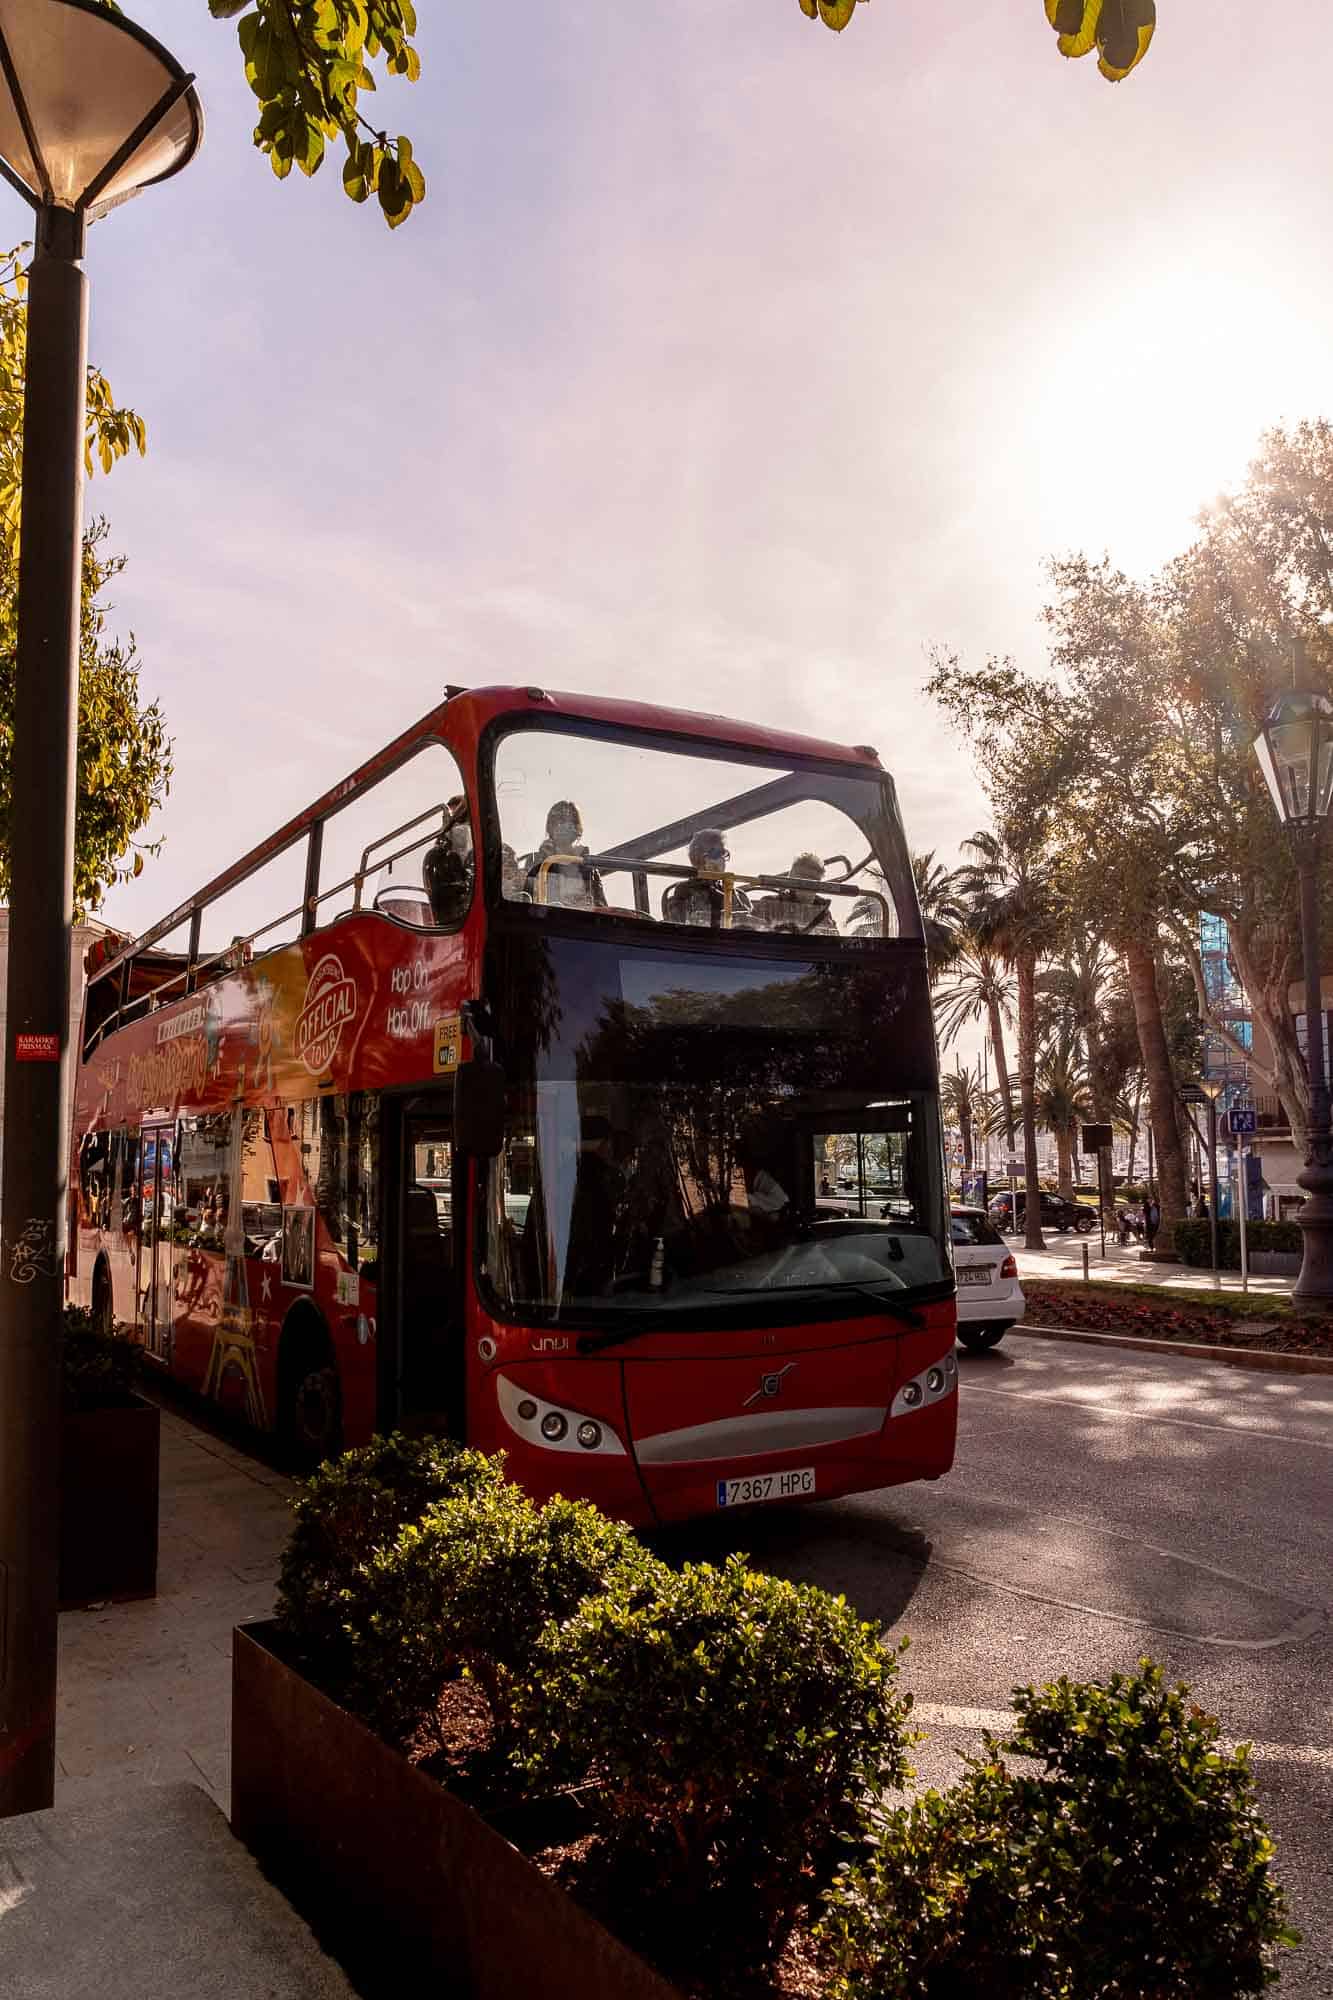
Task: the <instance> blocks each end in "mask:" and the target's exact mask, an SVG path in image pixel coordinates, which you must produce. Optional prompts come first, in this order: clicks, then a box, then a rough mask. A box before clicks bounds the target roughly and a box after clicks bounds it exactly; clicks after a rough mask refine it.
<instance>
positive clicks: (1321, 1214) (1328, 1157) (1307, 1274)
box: [1292, 821, 1333, 1305]
mask: <svg viewBox="0 0 1333 2000" xmlns="http://www.w3.org/2000/svg"><path fill="white" fill-rule="evenodd" d="M1294 844H1295V848H1296V867H1297V871H1298V873H1299V876H1300V885H1301V948H1302V952H1303V955H1304V959H1305V1041H1306V1054H1307V1059H1308V1062H1309V1067H1310V1125H1309V1134H1308V1139H1307V1144H1306V1156H1305V1168H1304V1171H1303V1172H1302V1173H1300V1174H1299V1175H1298V1176H1297V1179H1298V1182H1299V1184H1300V1186H1301V1187H1303V1188H1304V1189H1305V1190H1306V1193H1307V1195H1308V1199H1307V1200H1306V1201H1305V1203H1304V1204H1303V1205H1302V1208H1301V1212H1300V1214H1299V1215H1298V1216H1297V1218H1296V1220H1297V1221H1298V1222H1299V1223H1300V1225H1301V1228H1302V1230H1303V1231H1304V1233H1305V1247H1304V1252H1303V1255H1302V1257H1301V1274H1300V1277H1299V1278H1298V1279H1297V1280H1296V1284H1295V1288H1294V1289H1293V1291H1292V1297H1293V1298H1294V1299H1300V1300H1307V1301H1318V1302H1319V1303H1320V1304H1321V1305H1327V1304H1329V1303H1330V1302H1333V1258H1331V1257H1330V1247H1331V1246H1333V1134H1330V1130H1329V1102H1328V1073H1327V1066H1326V1064H1325V1062H1324V1010H1323V996H1322V980H1321V977H1320V967H1319V823H1318V821H1316V822H1315V823H1314V825H1313V826H1311V827H1308V828H1302V829H1301V830H1300V831H1299V832H1297V833H1295V835H1294Z"/></svg>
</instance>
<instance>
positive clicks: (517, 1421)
mask: <svg viewBox="0 0 1333 2000" xmlns="http://www.w3.org/2000/svg"><path fill="white" fill-rule="evenodd" d="M571 1372H572V1371H571ZM491 1380H492V1381H493V1382H494V1384H495V1395H496V1401H497V1402H498V1403H499V1406H500V1415H501V1416H502V1417H503V1418H504V1420H505V1423H506V1424H507V1425H508V1427H509V1429H510V1430H511V1431H512V1432H513V1433H514V1435H515V1437H518V1438H521V1439H522V1440H523V1442H524V1444H526V1445H527V1446H528V1447H529V1448H531V1447H533V1446H535V1447H536V1448H537V1449H538V1450H539V1451H573V1452H578V1453H580V1454H582V1453H584V1452H587V1453H593V1454H596V1456H597V1457H598V1458H626V1457H628V1453H627V1452H626V1450H625V1447H624V1445H623V1444H622V1443H621V1441H620V1439H619V1438H618V1437H617V1436H616V1433H615V1431H614V1430H613V1429H612V1427H611V1425H610V1424H609V1423H608V1422H607V1421H606V1419H605V1417H600V1418H599V1417H590V1416H589V1415H588V1414H587V1412H586V1411H584V1410H571V1409H569V1408H568V1407H567V1406H566V1405H564V1404H562V1403H549V1402H547V1401H546V1399H545V1398H544V1397H542V1396H534V1395H531V1394H529V1392H528V1391H527V1389H526V1388H523V1389H520V1388H519V1386H518V1384H517V1383H516V1382H512V1381H511V1380H510V1379H509V1377H508V1376H507V1375H506V1374H504V1373H503V1371H500V1372H497V1373H496V1374H495V1375H493V1376H492V1377H491Z"/></svg>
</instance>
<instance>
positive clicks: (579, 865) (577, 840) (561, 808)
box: [526, 799, 606, 910]
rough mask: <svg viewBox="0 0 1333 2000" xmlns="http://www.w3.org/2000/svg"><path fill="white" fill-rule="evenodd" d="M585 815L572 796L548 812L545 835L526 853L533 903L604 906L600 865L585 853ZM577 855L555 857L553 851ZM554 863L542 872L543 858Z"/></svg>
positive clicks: (580, 906)
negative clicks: (574, 857) (595, 865)
mask: <svg viewBox="0 0 1333 2000" xmlns="http://www.w3.org/2000/svg"><path fill="white" fill-rule="evenodd" d="M582 842H583V815H582V813H581V812H580V811H579V809H578V807H577V806H576V805H575V804H574V801H573V800H572V799H557V800H556V802H555V804H554V805H553V806H552V807H551V810H550V812H548V813H547V815H546V838H545V840H544V841H543V842H542V844H541V846H540V847H539V848H538V849H537V852H536V853H535V854H530V855H528V856H527V857H526V865H527V888H528V894H529V895H530V896H531V898H532V900H533V902H534V903H559V904H562V905H563V906H564V907H565V908H566V909H576V910H604V909H605V908H606V890H605V888H604V887H603V885H602V878H601V875H600V874H599V873H598V871H597V869H595V868H592V867H590V866H589V865H588V863H587V861H586V860H585V859H583V858H582V857H584V856H586V854H587V852H588V850H587V848H586V847H585V846H584V845H583V844H582ZM557 854H558V855H578V856H579V857H580V859H579V860H577V861H564V860H562V861H552V856H554V855H557ZM546 861H551V862H552V865H551V866H550V867H549V868H547V869H546V871H545V873H544V874H543V872H542V864H543V862H546Z"/></svg>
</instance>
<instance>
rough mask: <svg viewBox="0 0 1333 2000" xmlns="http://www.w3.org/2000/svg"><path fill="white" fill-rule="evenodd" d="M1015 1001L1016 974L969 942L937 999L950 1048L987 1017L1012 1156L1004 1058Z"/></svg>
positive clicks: (938, 1020) (938, 1021)
mask: <svg viewBox="0 0 1333 2000" xmlns="http://www.w3.org/2000/svg"><path fill="white" fill-rule="evenodd" d="M1013 1002H1014V980H1013V975H1012V973H1011V972H1010V971H1009V970H1008V968H1007V967H1006V966H1005V965H1004V964H1003V962H1002V961H1001V960H1000V959H999V958H997V957H996V956H995V954H994V952H991V951H986V950H984V949H982V948H980V947H978V946H976V945H974V944H972V943H968V942H965V943H964V945H963V949H962V951H961V952H960V953H959V955H958V958H957V960H956V962H955V964H954V967H953V976H952V978H951V979H950V981H949V983H948V985H947V986H942V987H941V988H940V990H939V992H938V993H937V995H936V996H935V1027H936V1032H937V1033H938V1035H939V1038H940V1042H941V1044H942V1045H943V1047H945V1048H946V1049H947V1048H948V1047H949V1045H950V1043H951V1042H952V1041H953V1040H954V1038H955V1036H956V1035H957V1034H958V1033H959V1032H960V1030H961V1029H962V1028H964V1027H965V1026H966V1025H967V1023H968V1022H969V1021H979V1020H980V1019H981V1017H982V1015H983V1014H984V1015H985V1017H986V1022H987V1026H988V1028H989V1031H990V1045H991V1053H992V1055H993V1056H994V1058H995V1086H996V1094H997V1097H998V1099H999V1105H1000V1111H1001V1115H1002V1118H1003V1130H1004V1137H1005V1143H1006V1145H1007V1146H1008V1148H1009V1150H1010V1152H1011V1153H1012V1151H1013V1149H1014V1100H1013V1092H1012V1090H1011V1089H1010V1087H1009V1070H1008V1066H1007V1065H1006V1063H1005V1058H1004V1031H1005V1028H1006V1027H1007V1026H1012V1025H1013V1018H1014V1006H1013ZM998 1129H999V1128H998V1127H997V1130H998Z"/></svg>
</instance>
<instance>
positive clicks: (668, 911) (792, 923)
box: [84, 688, 918, 1055]
mask: <svg viewBox="0 0 1333 2000" xmlns="http://www.w3.org/2000/svg"><path fill="white" fill-rule="evenodd" d="M560 807H563V808H566V809H567V810H566V811H565V812H564V814H563V816H561V815H560V814H559V813H558V812H557V810H556V809H557V808H560ZM729 841H730V843H731V844H732V845H733V846H735V847H737V849H738V852H737V853H736V854H735V855H733V854H731V853H730V851H729V849H728V842H729ZM742 846H743V847H744V849H745V851H744V852H741V851H739V850H740V849H741V847H742ZM862 848H864V849H865V850H866V851H865V852H864V853H862V852H861V849H862ZM477 854H480V855H481V856H482V862H483V866H482V870H481V871H480V872H481V875H482V878H483V880H484V882H485V885H486V891H487V896H486V900H487V901H488V902H489V904H490V906H491V907H492V908H493V909H494V908H496V907H498V906H501V905H508V906H510V907H511V908H515V909H517V908H518V907H520V906H527V907H529V908H532V909H538V908H541V907H543V906H545V907H551V906H556V905H558V906H560V907H562V908H564V909H582V910H586V911H588V912H590V913H592V914H594V915H603V916H606V915H609V916H615V915H621V916H623V917H625V918H626V919H633V920H635V921H640V922H641V921H644V920H648V921H652V922H655V923H659V922H660V923H671V924H676V923H686V924H692V925H696V926H698V925H701V924H704V925H707V924H711V925H712V926H713V927H714V928H721V929H728V930H730V929H736V930H738V931H740V930H757V929H764V930H769V931H772V932H782V931H788V932H790V931H811V932H817V933H819V934H820V935H821V936H831V935H835V934H836V935H837V936H839V937H844V938H845V937H857V938H866V937H870V938H874V937H881V936H885V935H891V936H892V935H897V936H903V935H906V936H914V935H917V934H918V927H917V920H916V910H915V900H914V896H913V892H912V888H911V875H910V867H909V866H908V863H907V853H906V845H905V842H904V841H903V839H902V833H901V828H900V826H899V825H898V821H897V814H896V807H895V805H894V802H893V793H892V787H891V784H890V783H889V781H888V779H887V778H886V776H885V774H884V773H883V771H882V770H881V768H880V766H879V762H878V759H877V757H876V755H875V753H874V751H873V750H871V749H869V748H867V747H866V746H857V747H855V748H848V747H847V746H845V745H841V744H833V743H827V742H823V741H820V740H818V739H813V738H806V737H801V736H796V735H792V734H790V733H787V732H783V731H778V730H773V729H769V728H763V727H754V726H751V725H747V724H744V723H740V722H733V721H729V720H726V719H724V718H721V717H717V716H707V715H696V714H690V713H687V712H684V711H680V710H672V709H665V708H658V707H653V706H649V705H647V704H642V703H633V702H622V701H611V700H606V699H603V698H600V697H589V696H578V695H570V694H562V693H556V692H552V691H547V690H544V689H539V688H487V689H474V690H464V689H461V688H449V689H446V695H445V700H444V701H443V702H442V703H440V704H439V705H438V706H437V707H435V708H433V709H431V710H430V711H429V712H428V713H427V714H426V715H424V716H423V717H422V718H421V719H420V720H419V721H418V722H416V723H414V724H413V725H412V727H411V728H410V729H408V730H405V731H404V732H403V733H402V734H401V735H400V736H398V737H396V738H395V739H394V740H393V741H392V742H391V743H389V744H388V745H386V746H385V747H384V748H383V749H382V750H380V751H378V752H377V753H376V754H375V756H373V757H371V758H369V759H368V760H367V761H366V762H365V763H363V764H362V765H360V766H359V767H358V769H356V770H355V771H353V772H352V773H351V774H350V776H348V777H347V778H344V779H343V780H342V781H341V782H340V783H339V784H337V785H335V786H333V787H332V788H331V789H330V790H328V791H326V792H325V793H323V794H322V796H321V797H319V798H318V799H316V800H315V801H314V802H313V804H311V805H309V806H307V807H306V808H305V809H304V811H302V812H300V813H298V814H296V815H295V816H294V817H293V818H292V819H289V820H288V821H286V823H285V824H284V825H282V826H281V827H279V828H278V829H277V831H276V832H275V833H273V834H271V835H270V836H269V837H268V838H267V839H266V840H264V841H262V842H260V843H259V844H258V845H257V846H255V847H253V848H252V849H251V850H250V851H249V852H248V853H247V854H244V855H242V856H241V858H240V859H239V860H237V861H235V862H233V863H232V864H231V865H230V866H229V867H227V868H225V869H224V870H222V872H221V873H219V874H217V875H215V876H214V877H213V878H212V879H211V880H210V881H209V882H207V883H206V884H205V886H204V887H203V888H202V889H200V890H199V891H198V892H197V893H196V894H195V895H194V896H192V897H190V898H189V899H188V900H187V901H186V902H184V903H182V904H180V905H178V906H177V908H176V909H174V910H172V911H170V912H169V913H168V914H167V915H166V916H165V917H163V918H162V919H161V920H160V921H159V922H158V923H156V924H154V925H153V926H152V927H151V928H150V929H149V930H148V931H146V932H145V933H144V934H143V935H142V936H141V937H140V938H138V939H136V940H135V941H133V942H132V943H124V942H122V941H120V940H107V941H104V943H103V945H102V947H101V949H100V951H99V953H98V954H97V961H96V962H95V963H93V964H90V967H89V973H90V986H89V998H88V1004H87V1010H86V1015H85V1034H84V1051H85V1055H87V1054H88V1053H90V1052H91V1049H92V1048H93V1047H94V1046H95V1045H96V1042H97V1041H98V1040H99V1039H100V1038H102V1037H103V1036H104V1035H105V1034H106V1033H108V1032H109V1031H110V1030H111V1028H112V1027H114V1026H117V1025H120V1024H121V1023H123V1022H126V1021H129V1020H132V1019H134V1018H136V1017H137V1016H138V1015H140V1014H141V1013H144V1012H147V1011H151V1010H153V1009H155V1008H157V1007H160V1006H162V1005H165V1004H167V1003H169V1002H171V1001H173V1000H177V999H179V998H181V997H183V996H185V995H188V994H190V993H192V992H194V991H195V990H196V989H197V988H199V987H201V986H204V985H206V984H208V983H210V982H212V981H213V980H215V979H217V978H219V977H222V976H224V975H225V974H226V973H228V972H229V971H234V970H235V969H237V968H238V967H239V966H241V965H243V964H247V963H251V962H253V961H254V960H255V959H256V958H257V957H259V956H262V955H263V954H266V953H267V952H269V951H271V950H274V949H276V948H277V947H279V946H281V945H286V944H289V943H290V942H291V941H292V940H293V938H295V937H299V938H307V937H310V936H311V935H312V934H313V933H315V932H317V931H320V930H323V929H324V928H326V927H327V926H328V925H330V924H331V923H333V922H336V921H338V920H339V919H340V918H341V917H343V916H345V915H348V914H355V913H358V912H360V911H362V910H365V909H370V910H373V911H374V912H376V913H377V914H378V915H380V916H381V917H383V918H384V919H385V921H386V923H389V924H392V925H395V926H399V925H408V926H410V927H414V928H418V929H422V930H435V931H449V930H457V929H459V928H460V927H461V926H462V925H463V924H464V923H465V922H466V921H467V920H468V918H469V915H470V913H471V912H472V910H473V909H474V908H478V907H480V906H481V904H482V901H483V899H482V898H480V897H477V896H476V895H475V893H474V887H475V883H474V878H475V877H476V875H477V873H478V871H477V870H476V868H475V864H474V857H475V856H476V855H477ZM395 868H399V869H405V870H406V871H407V873H408V876H409V879H408V880H407V881H406V882H403V881H395V880H394V879H393V871H394V869H395ZM381 877H383V878H384V880H383V882H382V884H381V886H380V887H379V888H378V889H377V890H376V889H374V888H373V887H372V885H373V884H374V883H375V882H376V881H377V880H379V878H381ZM275 911H276V912H277V914H274V912H275Z"/></svg>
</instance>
